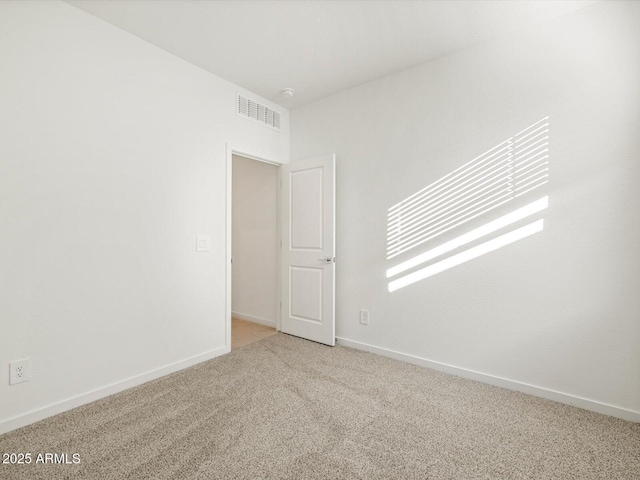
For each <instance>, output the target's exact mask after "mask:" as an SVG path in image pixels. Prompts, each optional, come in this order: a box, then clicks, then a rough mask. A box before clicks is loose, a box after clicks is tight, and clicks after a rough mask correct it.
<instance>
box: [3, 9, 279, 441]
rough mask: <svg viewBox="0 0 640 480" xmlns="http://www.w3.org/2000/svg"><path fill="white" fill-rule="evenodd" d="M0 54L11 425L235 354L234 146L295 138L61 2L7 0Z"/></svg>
mask: <svg viewBox="0 0 640 480" xmlns="http://www.w3.org/2000/svg"><path fill="white" fill-rule="evenodd" d="M0 65H2V67H1V69H2V74H1V75H0V226H1V227H0V332H1V333H0V367H1V368H0V432H2V431H6V430H8V429H11V428H15V427H17V426H19V425H22V424H25V423H28V422H30V421H33V420H35V419H38V418H42V417H44V416H47V415H50V414H52V413H55V412H57V411H61V410H64V409H65V408H69V407H71V406H73V405H76V404H80V403H83V402H86V401H89V400H91V399H93V398H98V397H100V396H102V395H104V394H107V393H112V392H114V391H117V390H119V389H121V388H124V387H126V386H129V385H133V384H135V383H139V382H141V381H143V380H145V379H148V378H152V377H154V376H158V375H161V374H163V373H166V372H168V371H171V370H174V369H177V368H181V367H184V366H186V365H188V364H190V363H194V362H197V361H201V360H204V359H206V358H210V357H212V356H215V355H218V354H220V353H223V352H225V351H227V350H228V345H225V281H226V280H225V278H226V277H225V267H226V259H225V241H226V235H225V215H226V207H225V202H226V197H225V195H226V194H225V185H226V183H225V182H226V142H230V143H232V144H234V145H242V146H243V147H245V150H249V151H252V152H253V153H254V154H256V155H258V156H261V157H266V158H271V159H274V160H279V161H282V162H286V161H287V160H288V148H289V135H288V112H286V111H282V109H279V110H281V111H282V122H283V131H282V132H276V131H274V130H271V129H269V128H266V127H264V126H260V125H258V124H256V123H253V122H251V121H249V120H246V119H243V118H240V117H238V116H237V115H236V114H235V94H236V93H239V92H242V90H241V89H240V88H238V87H236V86H235V85H233V84H230V83H228V82H226V81H224V80H222V79H220V78H218V77H216V76H214V75H211V74H209V73H207V72H205V71H203V70H201V69H199V68H197V67H195V66H193V65H190V64H188V63H186V62H184V61H182V60H180V59H178V58H176V57H174V56H173V55H170V54H168V53H166V52H164V51H162V50H160V49H158V48H156V47H153V46H151V45H149V44H148V43H146V42H144V41H142V40H140V39H138V38H136V37H134V36H132V35H130V34H128V33H125V32H123V31H121V30H119V29H117V28H115V27H113V26H110V25H108V24H106V23H104V22H103V21H101V20H98V19H96V18H94V17H92V16H91V15H89V14H87V13H84V12H82V11H80V10H78V9H76V8H75V7H73V6H71V5H68V4H66V3H63V2H49V1H45V2H0ZM245 94H246V92H245ZM196 235H210V236H211V252H209V253H196V251H195V239H196ZM24 357H29V358H31V364H32V368H33V379H32V380H31V381H29V382H27V383H23V384H19V385H14V386H9V385H8V363H9V362H10V361H11V360H15V359H20V358H24Z"/></svg>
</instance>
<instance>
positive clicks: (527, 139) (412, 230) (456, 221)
mask: <svg viewBox="0 0 640 480" xmlns="http://www.w3.org/2000/svg"><path fill="white" fill-rule="evenodd" d="M548 159H549V117H545V118H543V119H541V120H539V121H538V122H536V123H534V124H533V125H530V126H529V127H527V128H525V129H524V130H522V131H521V132H518V133H517V134H515V135H514V136H512V137H509V138H508V139H507V140H505V141H503V142H501V143H499V144H498V145H496V146H495V147H493V148H491V149H490V150H488V151H487V152H485V153H483V154H482V155H480V156H478V157H476V158H474V159H473V160H471V161H469V162H467V163H466V164H464V165H462V166H461V167H459V168H457V169H456V170H454V171H453V172H451V173H449V174H447V175H445V176H444V177H442V178H441V179H439V180H437V181H435V182H433V183H432V184H430V185H428V186H427V187H425V188H423V189H422V190H420V191H418V192H416V193H414V194H413V195H411V196H409V197H407V198H406V199H405V200H403V201H402V202H400V203H398V204H396V205H394V206H392V207H391V208H389V211H388V214H387V259H391V258H394V257H396V256H398V255H400V254H402V253H405V252H407V251H409V250H412V249H413V248H416V247H417V246H419V245H422V244H424V243H426V242H428V241H429V240H432V239H434V238H436V237H438V236H440V235H442V234H444V233H446V232H448V231H450V230H452V229H454V228H456V227H458V226H460V225H463V224H465V223H467V222H469V221H470V220H473V219H474V218H477V217H479V216H480V215H483V214H484V213H487V212H489V211H491V210H494V209H495V208H497V207H499V206H500V205H503V204H505V203H507V202H510V201H512V200H513V199H515V198H517V197H519V196H521V195H523V194H525V193H528V192H530V191H531V190H534V189H536V188H538V187H540V186H541V185H544V184H545V183H547V181H548V177H549V173H548V172H549V165H548V164H549V162H548Z"/></svg>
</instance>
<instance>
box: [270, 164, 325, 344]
mask: <svg viewBox="0 0 640 480" xmlns="http://www.w3.org/2000/svg"><path fill="white" fill-rule="evenodd" d="M281 173H282V178H281V180H282V228H283V231H282V243H283V244H282V262H283V265H282V272H283V275H282V280H283V285H282V290H281V291H282V325H281V327H282V331H283V332H284V333H288V334H291V335H296V336H299V337H303V338H306V339H309V340H313V341H315V342H320V343H324V344H327V345H332V346H333V345H335V155H325V156H322V157H316V158H310V159H306V160H300V161H297V162H291V163H290V164H288V165H283V166H282V167H281Z"/></svg>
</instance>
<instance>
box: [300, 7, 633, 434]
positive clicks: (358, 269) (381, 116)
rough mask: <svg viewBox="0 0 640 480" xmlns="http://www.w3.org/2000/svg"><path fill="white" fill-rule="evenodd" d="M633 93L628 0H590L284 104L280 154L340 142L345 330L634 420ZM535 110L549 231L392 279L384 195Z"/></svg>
mask: <svg viewBox="0 0 640 480" xmlns="http://www.w3.org/2000/svg"><path fill="white" fill-rule="evenodd" d="M639 105H640V3H638V2H602V3H598V4H595V5H594V6H590V7H587V8H586V9H584V10H581V11H579V12H576V13H573V14H570V15H567V16H564V17H560V18H558V19H556V20H554V21H553V22H549V23H548V24H546V25H543V26H542V27H538V28H536V29H534V30H530V31H521V32H519V33H517V34H514V35H511V36H509V37H506V38H500V39H496V40H494V41H491V42H489V43H485V44H482V45H478V46H476V47H474V48H471V49H468V50H465V51H461V52H459V53H457V54H453V55H449V56H446V57H442V58H440V59H438V60H436V61H434V62H431V63H428V64H424V65H421V66H418V67H415V68H413V69H410V70H407V71H404V72H401V73H399V74H396V75H392V76H389V77H386V78H383V79H380V80H377V81H374V82H371V83H368V84H365V85H362V86H359V87H357V88H354V89H351V90H348V91H345V92H343V93H340V94H337V95H334V96H332V97H329V98H326V99H323V100H320V101H318V102H315V103H312V104H308V105H306V106H303V107H301V108H298V109H295V110H293V111H292V112H291V122H292V127H291V140H292V143H291V150H292V151H291V154H292V155H291V158H292V160H296V159H299V158H304V157H310V156H314V155H318V154H322V153H326V152H336V153H337V158H338V161H337V171H338V174H337V175H338V177H337V178H338V180H337V190H338V193H337V195H338V209H337V211H338V218H337V226H338V234H337V258H338V263H337V335H338V337H339V338H341V339H342V343H343V344H349V345H355V346H359V347H361V348H369V349H373V350H375V351H378V352H382V353H387V354H390V355H394V356H397V357H399V358H404V359H408V360H411V361H415V362H416V363H422V364H425V365H432V366H435V367H437V368H441V369H444V370H447V371H452V372H454V373H459V374H461V375H466V376H471V377H474V378H479V379H482V380H485V381H489V382H492V383H497V384H501V385H506V386H508V387H510V388H516V389H521V390H525V391H530V392H533V393H536V394H539V395H543V396H546V397H549V398H556V399H559V400H561V401H565V402H569V403H574V404H577V405H581V406H583V407H586V408H591V409H595V410H598V411H601V412H605V413H612V414H614V415H618V416H621V417H624V418H632V419H635V420H637V421H640V295H639V294H638V292H640V250H639V249H638V245H640V215H638V205H640V188H638V185H639V184H640V161H639V158H640V135H638V132H640V109H639V108H638V106H639ZM546 115H550V117H551V124H552V130H551V181H550V184H549V190H548V192H549V195H550V207H549V209H548V211H547V212H546V214H545V221H546V225H545V231H544V232H543V233H541V234H538V235H536V236H535V237H531V238H528V239H526V240H523V241H521V242H518V243H516V244H514V245H510V246H509V247H505V248H503V249H502V250H499V251H496V252H494V253H491V254H489V255H485V256H483V257H482V258H478V259H476V260H473V261H472V262H470V263H467V264H465V265H462V266H459V267H457V268H455V269H452V270H448V271H446V272H444V273H441V274H439V275H437V276H434V277H431V278H429V279H426V280H423V281H421V282H419V283H416V284H414V285H411V286H409V287H406V288H403V289H401V290H398V291H396V292H393V293H389V292H388V291H387V282H386V279H385V270H386V269H387V268H389V266H391V265H392V264H393V262H387V261H386V259H385V248H386V246H385V241H386V239H385V231H386V224H385V221H386V214H387V209H388V208H389V207H391V206H392V205H394V204H396V203H397V202H399V201H401V200H402V199H404V198H405V197H407V196H408V195H410V194H412V193H414V192H416V191H418V190H419V189H421V188H423V187H425V186H426V185H428V184H429V183H431V182H433V181H434V180H437V179H438V178H440V177H442V176H443V175H445V174H447V173H449V172H450V171H451V170H453V169H454V168H457V167H458V166H460V165H462V164H463V163H465V162H466V161H468V160H471V159H472V158H473V157H475V156H476V155H478V154H480V153H482V152H484V151H486V150H487V149H489V148H490V147H492V146H494V145H495V144H497V143H499V142H501V141H503V140H504V139H506V138H508V137H509V136H511V135H513V134H514V133H516V132H518V131H519V130H520V129H522V128H524V127H526V126H527V125H529V124H530V123H533V122H534V121H536V120H538V119H539V118H542V117H544V116H546ZM361 308H366V309H369V310H370V312H371V313H370V325H369V326H363V325H360V324H359V322H358V310H359V309H361Z"/></svg>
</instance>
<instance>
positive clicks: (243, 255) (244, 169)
mask: <svg viewBox="0 0 640 480" xmlns="http://www.w3.org/2000/svg"><path fill="white" fill-rule="evenodd" d="M277 180H278V169H277V167H276V166H275V165H270V164H268V163H263V162H258V161H256V160H250V159H248V158H245V157H240V156H236V155H234V156H233V199H232V203H231V205H232V208H233V227H232V237H233V241H232V254H233V286H232V293H233V294H232V300H231V302H232V311H233V315H234V316H235V317H238V318H241V319H244V320H249V321H253V322H257V323H262V324H265V325H271V326H273V327H274V328H275V326H276V303H277V302H276V300H277V299H276V287H277V285H276V276H277V258H276V257H277V255H276V254H277V249H276V240H277V205H276V200H277Z"/></svg>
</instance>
